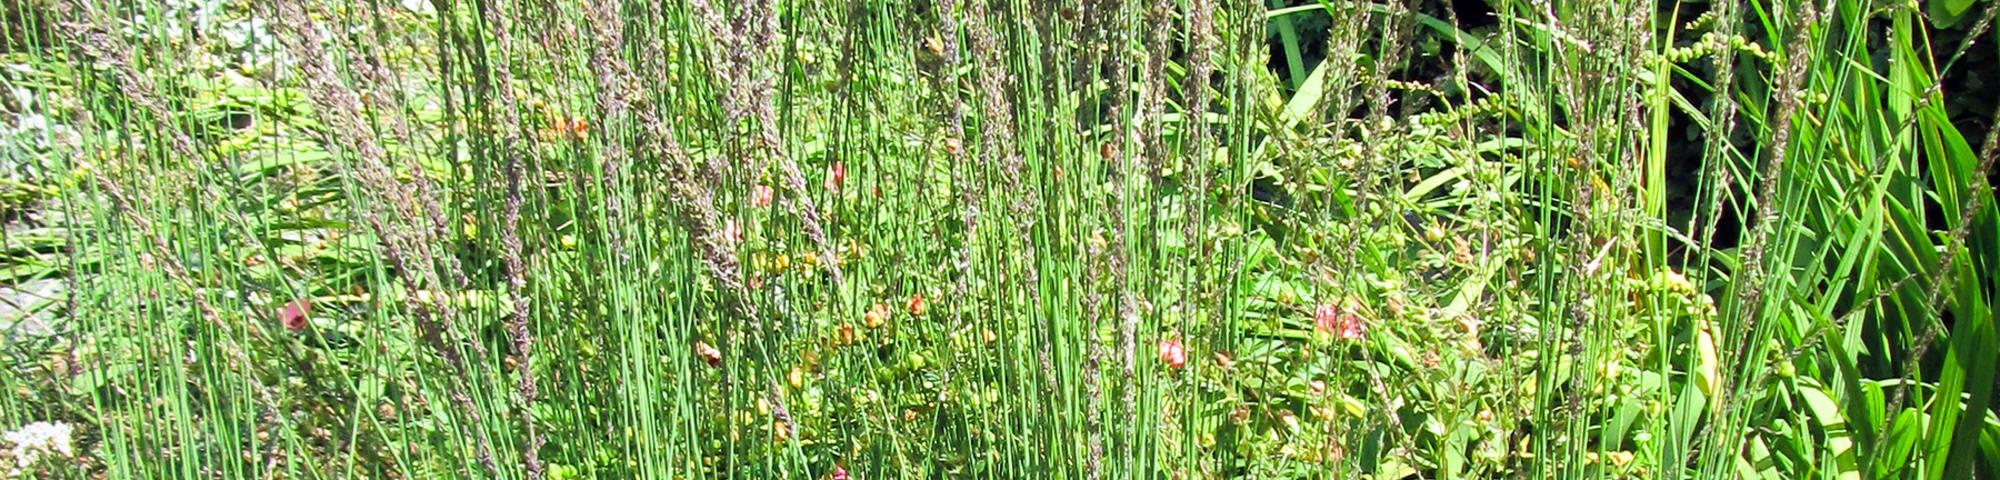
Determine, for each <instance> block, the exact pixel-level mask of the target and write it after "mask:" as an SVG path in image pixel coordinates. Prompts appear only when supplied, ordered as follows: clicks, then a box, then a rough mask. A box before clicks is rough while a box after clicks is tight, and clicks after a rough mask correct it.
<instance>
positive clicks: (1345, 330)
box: [1338, 312, 1367, 340]
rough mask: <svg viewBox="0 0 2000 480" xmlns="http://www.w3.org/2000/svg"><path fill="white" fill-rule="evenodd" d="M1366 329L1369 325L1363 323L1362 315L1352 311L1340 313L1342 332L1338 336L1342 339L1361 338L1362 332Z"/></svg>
mask: <svg viewBox="0 0 2000 480" xmlns="http://www.w3.org/2000/svg"><path fill="white" fill-rule="evenodd" d="M1366 329H1367V327H1365V326H1363V325H1362V324H1361V317H1359V316H1356V315H1354V314H1353V313H1350V312H1341V313H1340V332H1339V335H1338V336H1339V337H1340V339H1341V340H1360V339H1361V334H1362V333H1364V331H1365V330H1366Z"/></svg>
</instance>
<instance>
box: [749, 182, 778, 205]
mask: <svg viewBox="0 0 2000 480" xmlns="http://www.w3.org/2000/svg"><path fill="white" fill-rule="evenodd" d="M775 196H776V195H775V194H774V193H773V192H771V186H770V185H758V186H757V191H756V193H753V194H751V196H750V202H751V204H752V205H756V206H758V207H769V206H771V198H773V197H775Z"/></svg>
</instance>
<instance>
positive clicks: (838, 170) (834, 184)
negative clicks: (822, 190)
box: [826, 162, 847, 191]
mask: <svg viewBox="0 0 2000 480" xmlns="http://www.w3.org/2000/svg"><path fill="white" fill-rule="evenodd" d="M846 181H847V166H846V165H843V164H841V163H840V162H833V166H830V167H827V168H826V189H827V190H828V191H833V190H839V189H840V184H841V183H844V182H846Z"/></svg>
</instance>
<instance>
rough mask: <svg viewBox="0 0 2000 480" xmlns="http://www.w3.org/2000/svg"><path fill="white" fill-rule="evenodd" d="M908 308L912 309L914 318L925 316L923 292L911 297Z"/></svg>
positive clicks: (911, 312)
mask: <svg viewBox="0 0 2000 480" xmlns="http://www.w3.org/2000/svg"><path fill="white" fill-rule="evenodd" d="M906 306H907V307H909V309H910V316H912V317H921V316H924V294H923V293H922V292H918V293H916V294H913V295H910V301H909V304H908V305H906Z"/></svg>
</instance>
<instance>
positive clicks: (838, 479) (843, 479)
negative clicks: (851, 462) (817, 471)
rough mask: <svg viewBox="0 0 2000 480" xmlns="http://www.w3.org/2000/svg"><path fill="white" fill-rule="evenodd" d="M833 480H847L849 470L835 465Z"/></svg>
mask: <svg viewBox="0 0 2000 480" xmlns="http://www.w3.org/2000/svg"><path fill="white" fill-rule="evenodd" d="M833 480H847V469H845V468H840V466H839V465H834V466H833Z"/></svg>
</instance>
